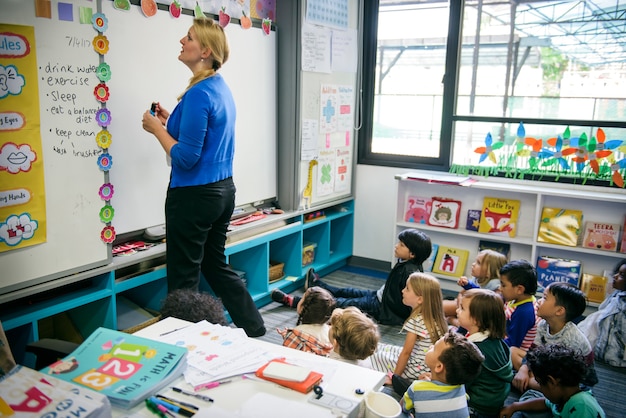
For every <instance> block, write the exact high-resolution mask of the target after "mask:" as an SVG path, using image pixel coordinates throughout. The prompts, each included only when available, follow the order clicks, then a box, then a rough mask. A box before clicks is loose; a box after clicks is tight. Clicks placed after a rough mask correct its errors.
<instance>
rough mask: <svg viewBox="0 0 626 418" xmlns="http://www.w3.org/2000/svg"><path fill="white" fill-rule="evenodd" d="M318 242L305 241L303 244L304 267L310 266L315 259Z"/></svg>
mask: <svg viewBox="0 0 626 418" xmlns="http://www.w3.org/2000/svg"><path fill="white" fill-rule="evenodd" d="M316 248H317V243H315V242H305V243H304V245H303V246H302V267H305V266H309V265H311V264H313V262H314V261H315V249H316Z"/></svg>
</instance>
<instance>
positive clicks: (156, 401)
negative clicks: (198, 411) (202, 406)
mask: <svg viewBox="0 0 626 418" xmlns="http://www.w3.org/2000/svg"><path fill="white" fill-rule="evenodd" d="M149 399H150V402H152V403H154V404H155V405H162V406H164V407H165V408H167V409H168V410H170V411H172V412H176V413H177V414H180V415H182V416H184V417H192V416H193V415H194V414H195V412H193V411H190V410H188V409H185V408H181V407H179V406H176V405H174V404H171V403H169V402H165V401H164V400H162V399H159V398H157V397H155V396H151V397H150V398H149Z"/></svg>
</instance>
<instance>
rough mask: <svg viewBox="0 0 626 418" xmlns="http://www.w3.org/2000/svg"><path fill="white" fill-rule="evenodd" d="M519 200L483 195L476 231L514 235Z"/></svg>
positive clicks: (515, 232)
mask: <svg viewBox="0 0 626 418" xmlns="http://www.w3.org/2000/svg"><path fill="white" fill-rule="evenodd" d="M519 210H520V201H519V200H514V199H500V198H497V197H485V199H484V200H483V209H482V212H481V214H480V222H479V224H478V232H480V233H483V234H495V235H504V236H509V237H511V238H512V237H514V236H515V235H516V234H517V219H518V217H519Z"/></svg>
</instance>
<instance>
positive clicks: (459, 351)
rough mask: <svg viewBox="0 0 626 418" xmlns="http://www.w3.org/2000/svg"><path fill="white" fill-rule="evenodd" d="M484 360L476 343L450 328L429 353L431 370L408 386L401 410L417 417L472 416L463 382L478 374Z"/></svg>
mask: <svg viewBox="0 0 626 418" xmlns="http://www.w3.org/2000/svg"><path fill="white" fill-rule="evenodd" d="M484 360H485V358H484V357H483V355H482V353H481V352H480V350H479V349H478V347H476V346H475V345H474V343H472V342H470V341H468V340H467V338H465V337H463V336H462V335H460V334H458V333H456V332H454V331H448V332H447V333H446V334H445V335H444V336H443V337H441V338H440V339H439V340H437V342H436V343H435V344H434V345H432V346H431V347H430V349H429V350H428V352H427V353H426V359H425V362H426V365H427V366H428V367H429V368H430V373H424V375H422V377H424V378H425V380H416V381H414V382H413V383H412V384H411V386H409V389H408V390H407V391H406V393H405V394H404V396H403V397H402V399H401V400H400V405H401V406H402V411H403V412H404V413H405V414H409V413H410V414H412V415H413V416H414V417H415V418H429V417H442V416H445V417H446V418H467V417H469V409H468V407H467V395H466V393H465V386H464V384H465V383H466V382H469V381H471V380H473V379H474V378H476V376H478V374H479V373H480V368H481V365H482V363H483V361H484Z"/></svg>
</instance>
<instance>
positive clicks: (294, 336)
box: [277, 286, 335, 356]
mask: <svg viewBox="0 0 626 418" xmlns="http://www.w3.org/2000/svg"><path fill="white" fill-rule="evenodd" d="M296 309H297V311H298V322H297V323H296V327H295V328H286V329H284V330H277V331H278V333H279V334H280V335H281V336H282V337H283V345H284V346H285V347H289V348H295V349H296V350H300V351H307V352H310V353H314V354H318V355H321V356H327V355H328V354H329V353H330V352H331V351H332V349H333V346H332V344H331V340H330V338H329V336H328V332H329V330H330V326H329V325H328V321H329V320H330V316H331V314H332V313H333V309H335V298H334V297H333V295H331V294H330V292H328V291H327V290H325V289H322V288H321V287H318V286H314V287H311V288H309V289H307V291H306V292H304V295H302V299H300V301H299V302H298V306H297V308H296Z"/></svg>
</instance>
